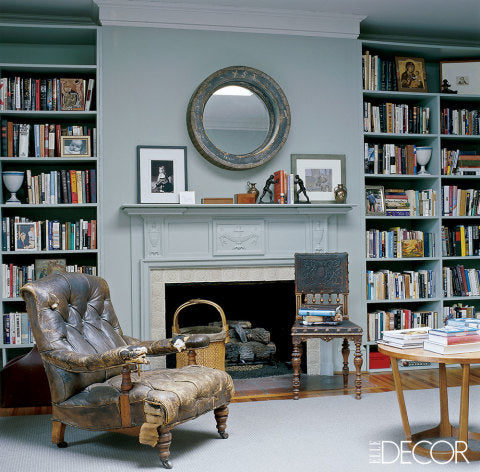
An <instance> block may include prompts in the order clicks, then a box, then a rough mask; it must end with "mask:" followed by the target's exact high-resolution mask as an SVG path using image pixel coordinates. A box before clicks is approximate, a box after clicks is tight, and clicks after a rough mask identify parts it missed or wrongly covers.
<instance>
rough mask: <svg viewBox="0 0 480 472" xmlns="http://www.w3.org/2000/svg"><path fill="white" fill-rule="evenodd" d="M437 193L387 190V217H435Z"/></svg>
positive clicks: (429, 190) (431, 191) (432, 191)
mask: <svg viewBox="0 0 480 472" xmlns="http://www.w3.org/2000/svg"><path fill="white" fill-rule="evenodd" d="M436 200H437V193H436V192H435V190H433V189H425V190H411V189H407V190H405V189H400V188H387V189H385V214H386V215H387V216H435V202H436Z"/></svg>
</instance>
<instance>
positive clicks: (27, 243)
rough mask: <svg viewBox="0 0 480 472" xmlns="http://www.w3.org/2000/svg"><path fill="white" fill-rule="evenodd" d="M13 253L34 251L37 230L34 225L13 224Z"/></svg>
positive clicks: (35, 248)
mask: <svg viewBox="0 0 480 472" xmlns="http://www.w3.org/2000/svg"><path fill="white" fill-rule="evenodd" d="M14 229H15V251H36V250H37V249H38V248H37V228H36V226H35V223H15V228H14Z"/></svg>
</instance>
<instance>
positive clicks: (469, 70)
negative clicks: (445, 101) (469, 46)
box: [440, 60, 480, 95]
mask: <svg viewBox="0 0 480 472" xmlns="http://www.w3.org/2000/svg"><path fill="white" fill-rule="evenodd" d="M440 80H441V83H442V91H444V90H445V89H448V91H447V92H446V93H458V94H459V95H467V94H471V95H480V61H479V60H469V61H440ZM445 81H446V83H445Z"/></svg>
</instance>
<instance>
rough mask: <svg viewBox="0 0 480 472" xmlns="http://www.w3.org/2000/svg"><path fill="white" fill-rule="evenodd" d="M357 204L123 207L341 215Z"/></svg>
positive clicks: (135, 211) (130, 211)
mask: <svg viewBox="0 0 480 472" xmlns="http://www.w3.org/2000/svg"><path fill="white" fill-rule="evenodd" d="M357 206H358V205H357V204H345V203H343V204H334V203H332V204H311V205H307V204H297V205H274V204H265V205H263V204H251V205H248V204H242V205H228V204H227V205H226V204H223V205H203V204H198V205H177V204H164V205H152V204H137V205H122V206H121V210H122V211H123V212H124V213H126V214H127V215H129V216H149V215H157V216H160V215H185V216H197V215H210V216H212V215H216V216H232V217H236V216H250V217H251V216H275V215H341V214H346V213H348V212H349V211H351V210H353V209H354V208H355V207H357Z"/></svg>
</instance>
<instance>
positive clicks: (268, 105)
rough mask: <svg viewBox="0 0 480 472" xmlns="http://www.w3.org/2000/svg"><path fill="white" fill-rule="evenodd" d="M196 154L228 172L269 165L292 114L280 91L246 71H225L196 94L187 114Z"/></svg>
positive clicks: (256, 73)
mask: <svg viewBox="0 0 480 472" xmlns="http://www.w3.org/2000/svg"><path fill="white" fill-rule="evenodd" d="M187 128H188V133H189V135H190V139H191V140H192V142H193V144H194V146H195V147H196V149H197V150H198V151H199V152H200V154H201V155H202V156H203V157H205V158H206V159H207V160H208V161H209V162H211V163H212V164H215V165H217V166H219V167H223V168H226V169H236V170H239V169H250V168H252V167H257V166H259V165H261V164H263V163H265V162H267V161H268V160H270V159H271V158H272V157H273V156H274V155H275V154H276V153H277V152H278V151H279V150H280V149H281V147H282V146H283V144H284V143H285V141H286V139H287V136H288V131H289V129H290V108H289V105H288V102H287V98H286V97H285V95H284V93H283V91H282V89H281V88H280V86H279V85H278V84H277V83H276V82H275V81H274V80H273V79H272V78H271V77H269V76H268V75H267V74H265V73H263V72H261V71H259V70H256V69H252V68H250V67H245V66H235V67H227V68H225V69H222V70H219V71H217V72H215V73H214V74H212V75H210V76H209V77H207V78H206V79H205V80H204V81H203V82H202V83H201V84H200V85H199V87H198V88H197V90H196V91H195V93H194V94H193V96H192V98H191V99H190V103H189V105H188V111H187Z"/></svg>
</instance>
